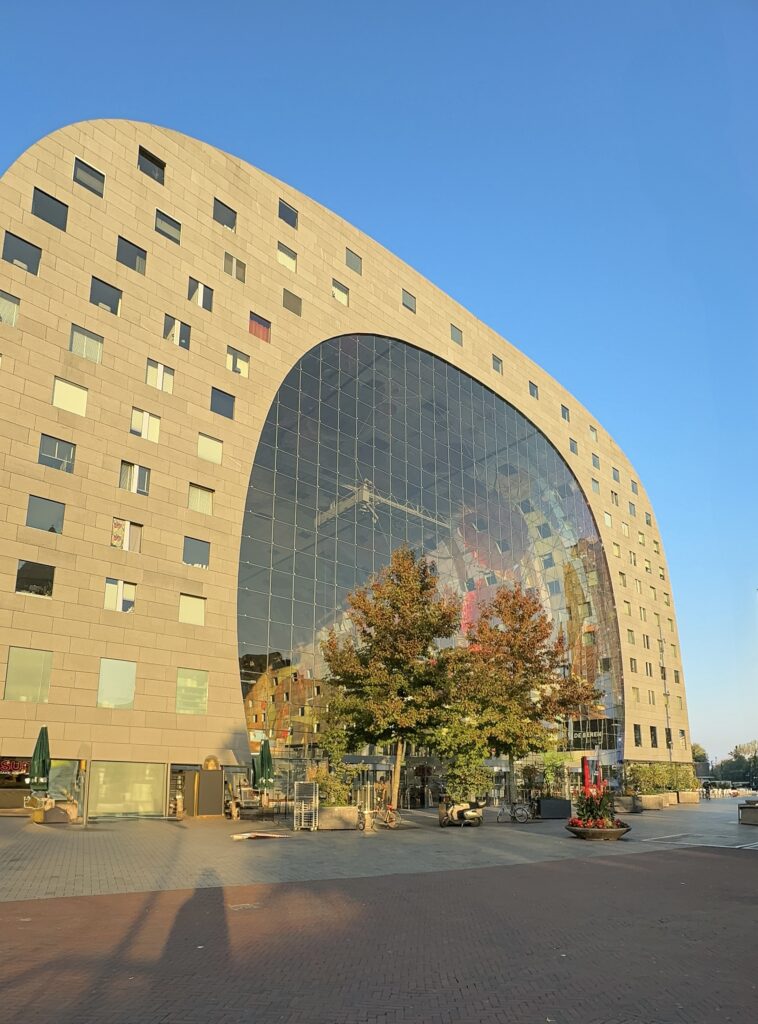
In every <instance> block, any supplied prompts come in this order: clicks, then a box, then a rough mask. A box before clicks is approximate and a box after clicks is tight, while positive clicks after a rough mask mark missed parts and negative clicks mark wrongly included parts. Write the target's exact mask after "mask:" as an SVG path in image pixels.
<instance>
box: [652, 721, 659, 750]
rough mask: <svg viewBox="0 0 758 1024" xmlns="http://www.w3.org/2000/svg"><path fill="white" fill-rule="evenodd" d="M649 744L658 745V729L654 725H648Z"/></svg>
mask: <svg viewBox="0 0 758 1024" xmlns="http://www.w3.org/2000/svg"><path fill="white" fill-rule="evenodd" d="M650 746H651V747H657V746H658V729H657V727H656V726H655V725H651V726H650Z"/></svg>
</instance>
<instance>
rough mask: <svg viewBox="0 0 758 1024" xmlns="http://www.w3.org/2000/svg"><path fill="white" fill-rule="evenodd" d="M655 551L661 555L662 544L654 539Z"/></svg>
mask: <svg viewBox="0 0 758 1024" xmlns="http://www.w3.org/2000/svg"><path fill="white" fill-rule="evenodd" d="M653 551H654V552H655V553H656V555H660V553H661V545H660V544H659V543H658V541H657V540H654V541H653Z"/></svg>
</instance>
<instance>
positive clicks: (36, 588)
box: [16, 561, 55, 597]
mask: <svg viewBox="0 0 758 1024" xmlns="http://www.w3.org/2000/svg"><path fill="white" fill-rule="evenodd" d="M54 580H55V566H54V565H42V563H41V562H25V561H19V563H18V569H17V570H16V593H17V594H33V595H34V596H35V597H52V596H53V582H54Z"/></svg>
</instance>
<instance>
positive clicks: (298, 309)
mask: <svg viewBox="0 0 758 1024" xmlns="http://www.w3.org/2000/svg"><path fill="white" fill-rule="evenodd" d="M282 305H283V306H284V308H285V309H288V310H289V311H290V313H295V314H296V315H297V316H302V315H303V300H302V299H301V298H300V296H299V295H295V294H294V293H293V292H290V291H288V290H287V289H286V288H284V289H282Z"/></svg>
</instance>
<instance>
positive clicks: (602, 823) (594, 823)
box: [569, 817, 630, 828]
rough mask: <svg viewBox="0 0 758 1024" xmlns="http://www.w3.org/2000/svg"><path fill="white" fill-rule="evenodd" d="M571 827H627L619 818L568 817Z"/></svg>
mask: <svg viewBox="0 0 758 1024" xmlns="http://www.w3.org/2000/svg"><path fill="white" fill-rule="evenodd" d="M569 825H571V827H572V828H629V827H630V826H629V825H627V823H626V822H625V821H622V820H621V818H576V817H574V818H569Z"/></svg>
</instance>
